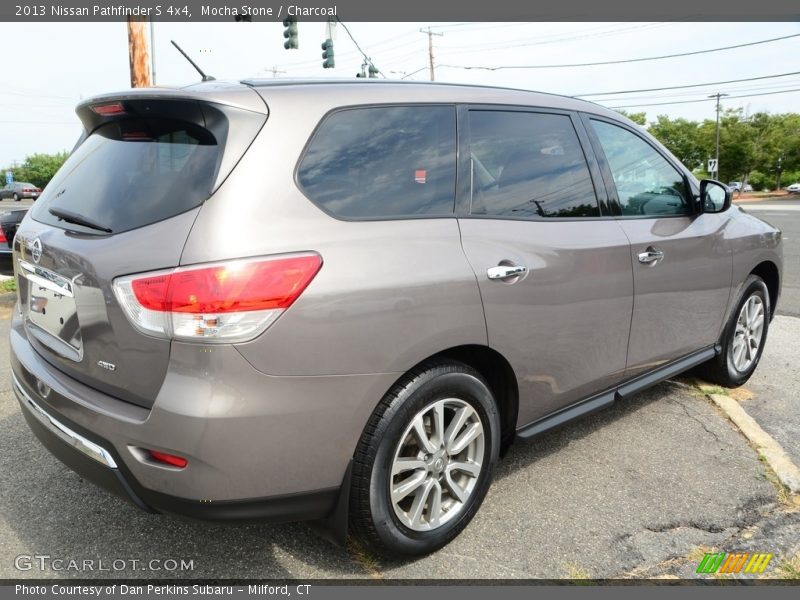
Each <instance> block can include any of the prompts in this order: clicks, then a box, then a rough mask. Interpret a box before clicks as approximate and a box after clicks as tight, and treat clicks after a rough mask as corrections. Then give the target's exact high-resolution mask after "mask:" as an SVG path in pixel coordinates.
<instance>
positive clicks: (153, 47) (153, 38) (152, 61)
mask: <svg viewBox="0 0 800 600" xmlns="http://www.w3.org/2000/svg"><path fill="white" fill-rule="evenodd" d="M150 73H151V75H152V79H153V81H152V84H153V85H155V84H156V24H155V22H154V21H153V19H150Z"/></svg>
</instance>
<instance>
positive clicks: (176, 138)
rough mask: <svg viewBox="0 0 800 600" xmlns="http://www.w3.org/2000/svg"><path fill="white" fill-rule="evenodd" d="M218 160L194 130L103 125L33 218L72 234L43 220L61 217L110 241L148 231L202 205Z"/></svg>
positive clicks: (166, 124) (178, 125) (141, 123)
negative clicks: (77, 218) (76, 219)
mask: <svg viewBox="0 0 800 600" xmlns="http://www.w3.org/2000/svg"><path fill="white" fill-rule="evenodd" d="M221 156H222V150H221V146H220V144H219V143H218V141H217V140H216V139H215V137H214V135H213V134H212V133H211V132H209V131H208V130H206V129H203V128H201V127H198V126H196V125H192V124H189V123H184V122H181V121H174V120H165V119H126V120H122V121H113V122H110V123H106V124H105V125H101V126H100V127H99V128H97V129H96V130H95V131H94V132H93V133H92V134H91V135H90V136H89V137H88V138H87V139H86V140H85V141H84V142H83V143H82V144H81V145H80V146H78V148H77V149H76V150H75V151H74V152H73V153H72V155H70V157H69V158H68V159H67V161H66V162H65V163H64V166H63V167H61V169H60V170H59V172H58V173H57V174H56V176H55V177H54V178H53V180H52V181H51V182H50V183H49V184H48V186H47V188H46V191H45V193H44V194H43V195H42V197H41V199H40V200H38V201H37V203H36V205H35V207H34V208H33V211H32V216H33V218H34V219H36V220H37V221H41V222H44V223H48V224H51V225H56V226H59V227H66V228H70V229H72V228H74V227H75V225H73V224H66V223H64V222H63V221H60V220H59V219H58V218H57V217H55V216H54V215H52V214H50V212H49V209H50V208H53V209H63V210H68V211H69V212H70V213H72V214H77V215H81V216H82V217H85V218H87V219H90V220H91V221H93V222H94V223H97V224H100V225H102V226H104V227H106V228H108V229H111V230H112V232H113V233H119V232H122V231H128V230H131V229H135V228H137V227H142V226H144V225H149V224H151V223H155V222H157V221H161V220H163V219H166V218H169V217H173V216H175V215H177V214H180V213H182V212H185V211H187V210H189V209H191V208H194V207H196V206H199V205H200V204H202V203H203V202H204V201H205V200H206V199H207V198H208V197H209V196H210V195H211V192H212V189H213V185H214V182H215V180H216V175H217V170H218V168H219V164H220V159H221ZM79 227H80V226H79ZM81 229H82V228H81Z"/></svg>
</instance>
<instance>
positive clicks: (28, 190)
mask: <svg viewBox="0 0 800 600" xmlns="http://www.w3.org/2000/svg"><path fill="white" fill-rule="evenodd" d="M32 191H33V189H31V188H22V192H23V193H30V192H32Z"/></svg>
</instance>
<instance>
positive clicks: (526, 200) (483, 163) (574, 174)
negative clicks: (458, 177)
mask: <svg viewBox="0 0 800 600" xmlns="http://www.w3.org/2000/svg"><path fill="white" fill-rule="evenodd" d="M469 127H470V149H471V155H470V158H471V160H472V210H471V212H472V214H483V215H495V216H505V217H512V218H523V219H526V218H530V219H535V218H542V217H596V216H599V215H600V210H599V208H598V206H597V198H596V197H595V193H594V186H593V184H592V178H591V175H590V174H589V167H588V166H587V164H586V158H585V156H584V155H583V150H582V149H581V146H580V142H579V141H578V135H577V133H576V132H575V128H574V127H573V126H572V120H571V119H570V118H569V117H568V116H566V115H553V114H542V113H527V112H499V111H473V112H470V117H469Z"/></svg>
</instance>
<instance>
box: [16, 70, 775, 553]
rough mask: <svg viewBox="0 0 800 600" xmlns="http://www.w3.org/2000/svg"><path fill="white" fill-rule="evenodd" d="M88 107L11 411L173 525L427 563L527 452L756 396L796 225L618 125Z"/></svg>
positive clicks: (130, 94)
mask: <svg viewBox="0 0 800 600" xmlns="http://www.w3.org/2000/svg"><path fill="white" fill-rule="evenodd" d="M77 114H78V116H79V118H80V120H81V122H82V123H83V127H84V129H85V133H84V135H83V136H82V142H81V143H80V144H79V145H78V147H77V148H76V149H75V150H74V151H73V153H72V155H71V156H70V157H69V159H68V160H67V161H66V163H65V165H64V166H63V167H62V168H61V170H60V171H59V172H58V173H57V174H56V176H55V177H54V179H53V180H52V182H51V183H50V184H49V185H48V186H47V188H46V190H45V192H44V194H43V195H42V197H41V198H40V200H39V201H38V202H37V203H36V205H35V206H34V207H33V208H32V209H31V211H30V212H29V214H28V216H27V217H26V218H25V219H24V221H23V222H22V224H21V225H20V228H19V230H18V233H17V236H16V239H15V242H14V261H15V265H14V266H15V272H16V274H17V278H18V289H19V308H18V310H15V311H14V315H13V320H12V324H11V333H10V347H11V364H12V371H13V387H14V390H15V392H16V394H17V397H18V399H19V401H20V403H21V406H22V411H23V414H24V415H25V418H26V419H27V421H28V423H29V425H30V427H31V429H32V430H33V431H34V433H35V434H36V435H37V436H38V437H39V439H40V440H41V441H42V443H43V444H44V445H45V446H46V447H47V448H48V449H49V450H50V451H51V452H53V453H54V454H55V455H56V456H58V457H59V458H61V459H62V460H63V461H64V462H65V463H66V464H68V465H69V466H70V467H71V468H73V469H74V470H76V471H77V472H79V473H80V474H81V475H82V477H84V478H85V479H88V480H90V481H94V482H96V483H98V484H100V485H101V486H104V487H106V488H107V489H109V490H112V491H113V492H115V493H116V494H118V495H120V496H122V497H124V498H128V499H129V500H131V501H132V502H133V503H134V504H136V505H137V506H140V507H142V508H145V509H147V510H153V511H158V512H165V513H179V514H183V515H187V516H191V517H198V518H207V519H242V518H243V519H254V518H259V519H272V520H291V519H294V520H298V519H307V520H320V521H322V522H324V524H325V526H326V527H328V528H329V530H330V531H331V532H332V534H333V536H334V537H335V538H336V539H339V540H343V538H344V536H345V535H346V534H347V532H348V531H349V532H350V533H352V534H354V535H355V536H357V537H358V538H359V539H360V540H361V541H362V542H363V543H365V544H366V545H368V546H369V547H372V548H374V549H375V550H376V551H378V552H380V553H383V554H388V555H419V554H422V553H426V552H430V551H433V550H435V549H437V548H440V547H442V546H444V545H445V544H447V543H448V542H449V541H450V540H452V539H453V538H454V537H455V536H456V535H458V533H459V532H460V531H461V530H462V529H463V528H464V527H465V526H466V525H467V523H469V521H470V520H471V519H472V517H473V516H474V515H475V513H476V511H477V510H478V508H479V506H480V504H481V502H482V501H483V499H484V497H485V495H486V492H487V489H488V488H489V484H490V481H491V479H492V473H493V471H494V469H495V466H496V464H497V461H498V459H499V457H500V456H501V455H503V453H504V452H505V450H506V449H507V448H508V447H509V445H511V444H512V443H513V442H514V441H515V440H525V439H530V438H533V437H536V436H538V435H541V434H542V433H543V432H545V431H547V430H550V429H552V428H553V427H557V426H560V425H563V424H564V423H566V422H567V421H570V420H572V419H575V418H577V417H580V416H582V415H586V414H588V413H590V412H593V411H595V410H597V409H600V408H602V407H606V406H609V405H611V404H613V403H615V402H624V401H625V400H627V399H628V398H630V397H631V396H632V395H634V394H636V393H638V392H639V391H641V390H643V389H645V388H647V387H649V386H651V385H653V384H655V383H656V382H658V381H661V380H663V379H665V378H668V377H672V376H674V375H676V374H678V373H680V372H682V371H685V370H687V369H690V368H692V367H697V366H702V368H704V369H705V373H706V376H707V377H708V378H709V379H710V380H712V381H715V382H717V383H719V384H722V385H726V386H737V385H740V384H742V383H744V382H745V381H747V379H748V378H749V377H750V376H751V374H752V373H753V371H754V369H755V368H756V366H757V365H758V362H759V359H760V357H761V353H762V351H763V348H764V344H765V341H766V338H767V331H768V327H769V323H770V320H771V318H772V317H773V315H774V314H775V307H776V304H777V302H778V296H779V290H780V285H781V268H782V246H781V233H780V231H779V230H777V229H776V228H774V227H773V226H771V225H769V224H767V223H765V222H763V221H761V220H759V219H758V218H756V217H754V216H752V215H750V214H747V213H745V212H744V211H742V210H741V209H739V208H738V207H732V206H731V195H730V191H729V190H728V188H727V187H726V186H724V185H723V184H721V183H719V182H716V181H711V180H704V181H698V180H696V179H695V178H694V177H693V176H692V174H691V172H690V171H689V170H688V169H686V167H684V166H683V165H682V164H680V162H679V161H678V160H677V159H676V158H675V157H674V156H673V155H672V154H670V153H669V152H668V151H667V150H666V149H665V148H664V147H663V146H662V145H661V144H659V143H658V142H657V141H656V140H655V139H654V138H653V137H651V136H650V135H649V134H648V133H647V132H645V131H644V130H643V129H642V128H640V127H638V126H636V125H635V124H633V123H632V122H631V121H629V120H627V119H626V118H624V117H622V116H620V115H619V114H618V113H616V112H614V111H612V110H608V109H605V108H603V107H601V106H598V105H597V104H592V103H589V102H585V101H581V100H577V99H572V98H568V97H563V96H555V95H548V94H539V93H532V92H525V91H516V90H508V89H496V88H489V87H477V86H475V87H471V86H458V85H447V84H421V83H400V82H383V81H381V82H375V81H363V82H359V81H357V80H354V81H352V82H350V81H347V82H344V81H341V82H338V81H333V82H330V81H329V82H311V81H306V82H303V81H298V82H291V83H289V82H281V81H278V82H272V81H247V82H242V83H238V84H236V83H230V84H225V83H220V82H213V83H211V84H198V85H195V86H190V87H188V88H185V89H177V90H167V89H158V90H151V89H140V90H129V91H126V92H122V93H120V94H114V95H106V96H100V97H97V98H94V99H90V100H86V101H84V102H82V103H81V104H80V105H79V106H78V108H77ZM142 117H146V118H142ZM98 173H102V174H103V177H98V176H97V174H98ZM231 232H236V234H235V235H231ZM688 435H689V434H687V436H688ZM690 442H691V439H690V438H689V437H687V443H690ZM625 443H626V442H625V440H620V441H619V444H620V451H621V452H624V446H625ZM19 468H20V469H30V468H32V467H31V463H29V462H26V461H22V460H21V461H19ZM532 468H535V466H534V467H532ZM539 485H542V486H546V485H547V482H546V481H541V482H539ZM87 501H88V502H91V501H92V499H91V496H86V495H84V496H82V497H81V498H80V499H77V498H76V502H87ZM488 542H490V540H487V543H488Z"/></svg>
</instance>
